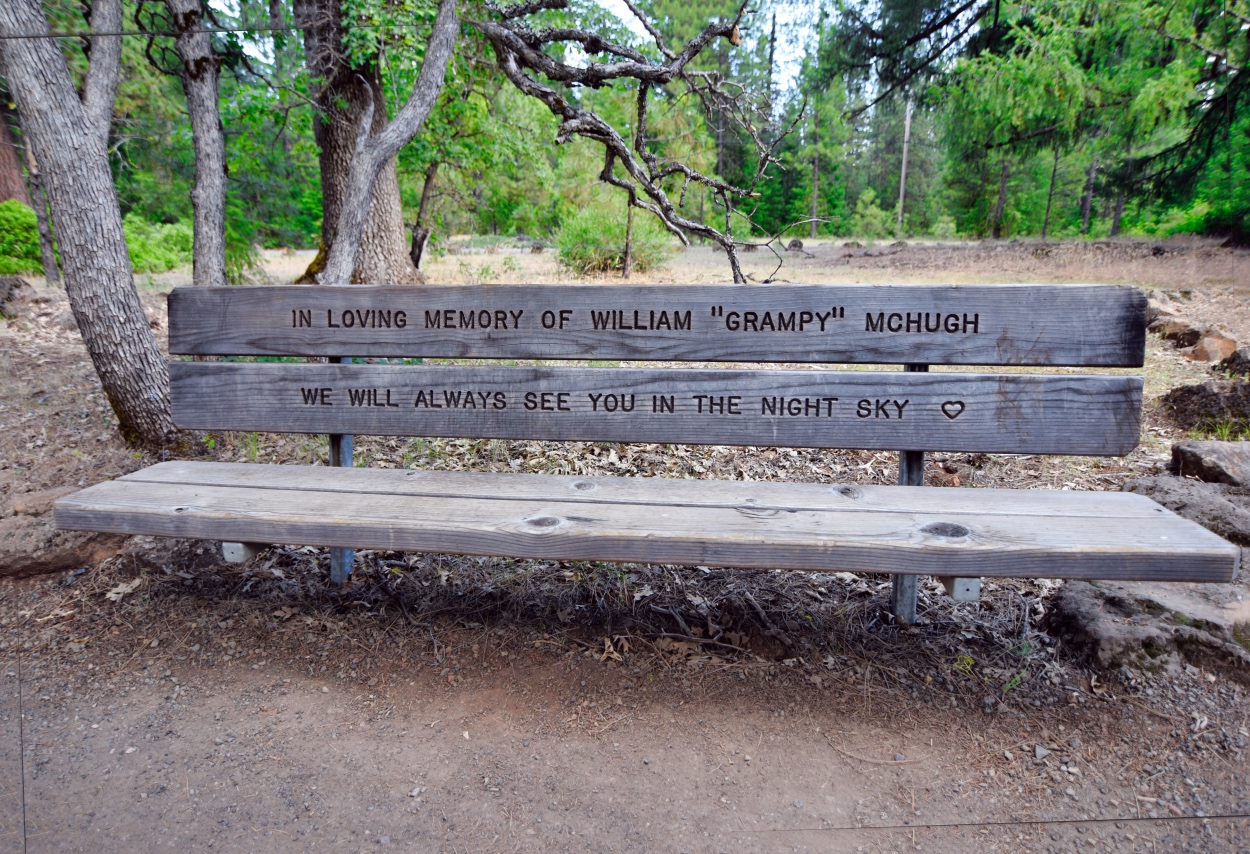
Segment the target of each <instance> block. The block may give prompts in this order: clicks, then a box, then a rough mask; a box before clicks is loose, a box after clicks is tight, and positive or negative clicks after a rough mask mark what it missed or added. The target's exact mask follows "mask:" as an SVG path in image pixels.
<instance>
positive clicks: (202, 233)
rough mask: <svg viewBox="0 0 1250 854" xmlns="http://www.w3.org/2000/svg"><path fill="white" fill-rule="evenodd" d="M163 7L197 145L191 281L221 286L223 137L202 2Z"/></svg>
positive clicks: (185, 0)
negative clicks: (170, 21) (171, 27)
mask: <svg viewBox="0 0 1250 854" xmlns="http://www.w3.org/2000/svg"><path fill="white" fill-rule="evenodd" d="M165 6H166V7H167V8H168V9H169V15H170V17H171V18H172V19H173V22H174V29H175V31H177V32H178V33H179V35H178V38H177V39H176V40H175V42H174V46H175V48H177V50H178V56H179V57H180V58H181V59H182V75H181V76H182V90H183V92H184V93H185V94H186V98H187V112H188V113H190V115H191V140H192V143H193V144H194V146H195V187H194V188H193V189H192V190H191V209H192V213H193V216H194V224H193V228H194V234H195V241H194V244H193V254H192V259H191V262H192V263H191V269H192V273H191V276H192V281H193V282H194V284H196V285H198V286H201V287H224V286H225V285H226V284H227V282H226V137H225V131H224V130H223V129H222V126H221V111H220V109H218V105H217V78H218V75H219V67H218V64H217V57H216V55H215V54H214V53H213V45H212V41H211V40H210V38H209V34H208V33H207V32H206V31H205V30H204V27H203V21H202V20H201V18H200V15H201V8H200V0H165Z"/></svg>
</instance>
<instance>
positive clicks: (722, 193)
mask: <svg viewBox="0 0 1250 854" xmlns="http://www.w3.org/2000/svg"><path fill="white" fill-rule="evenodd" d="M626 5H627V6H628V7H629V9H630V11H631V12H632V13H633V14H634V15H635V17H637V18H638V19H639V20H640V21H641V22H642V24H643V26H644V27H645V28H646V30H647V32H648V33H649V34H650V35H651V37H652V38H653V39H654V41H655V45H656V48H657V49H658V51H659V53H660V54H662V56H663V59H662V60H660V61H657V60H655V59H653V58H651V57H649V56H647V54H645V53H643V52H642V51H640V50H638V49H635V48H633V47H629V46H627V45H619V44H615V43H613V42H610V41H608V40H606V39H604V38H603V37H602V36H601V35H598V34H597V33H593V32H590V31H588V30H583V29H578V28H576V27H553V28H540V29H535V28H533V27H532V26H531V25H530V22H529V21H528V20H527V19H528V18H529V16H531V15H533V14H536V13H538V12H541V11H547V10H560V9H566V8H567V7H568V2H567V0H533V2H528V3H521V4H517V5H513V6H508V7H504V8H496V9H493V11H494V12H495V13H496V14H497V15H498V19H496V20H488V21H470V22H469V23H470V25H471V26H473V27H474V28H476V29H477V30H478V31H479V32H480V33H481V34H482V35H483V36H484V37H485V38H486V40H487V41H488V42H490V44H491V47H492V48H493V49H494V51H495V58H496V64H497V66H498V68H499V70H500V71H501V72H502V73H503V75H504V76H505V77H507V78H508V80H509V81H510V82H511V83H512V84H513V85H514V86H516V87H517V89H518V90H520V91H521V92H522V93H524V94H525V95H528V96H530V97H532V98H535V99H536V100H538V101H541V102H542V103H543V104H545V105H546V106H547V108H548V109H549V110H550V111H551V112H552V113H553V114H554V115H555V116H557V117H558V118H559V119H560V127H559V130H558V131H557V133H556V140H555V141H556V143H557V144H563V143H565V142H568V141H569V140H570V139H572V138H573V137H575V136H580V137H583V138H585V139H590V140H593V141H595V142H598V143H599V144H601V145H603V147H604V165H603V170H602V171H601V172H600V173H599V179H600V180H601V181H603V182H605V183H608V184H611V185H613V186H615V187H620V188H621V189H622V190H624V191H625V193H626V195H627V196H628V198H629V204H630V205H632V206H634V207H637V208H641V209H642V210H645V211H647V212H648V213H651V214H652V215H654V216H655V217H656V218H658V219H659V220H660V222H661V223H663V224H664V226H665V227H666V228H667V229H668V230H669V231H671V232H672V233H673V234H674V235H676V236H677V237H678V239H679V240H681V241H682V243H683V245H689V242H690V240H689V235H691V234H694V235H698V236H700V237H704V238H706V239H708V240H712V241H714V242H716V243H717V244H719V245H720V246H721V247H722V248H723V249H724V250H725V253H726V255H727V256H728V258H729V266H730V269H731V270H732V272H733V279H734V281H735V282H738V283H743V282H745V281H746V279H745V277H744V276H743V273H742V267H741V264H740V262H739V258H738V244H737V243H736V242H735V240H734V237H733V230H732V218H733V213H734V210H735V205H734V202H735V201H736V200H740V199H746V198H750V197H752V196H753V195H754V192H753V191H754V187H755V185H756V183H758V181H759V180H760V178H761V177H762V176H763V174H764V171H765V170H766V169H767V168H768V167H769V166H770V165H771V164H774V163H776V162H777V159H776V157H775V156H774V151H775V150H776V146H777V145H778V144H779V143H780V141H781V139H782V138H784V136H785V135H786V133H788V132H789V128H787V129H786V130H785V131H783V132H782V133H781V134H780V135H778V138H777V139H775V140H772V141H771V142H770V141H766V140H765V132H764V131H762V130H761V129H760V128H759V127H757V126H756V124H755V123H754V122H753V121H752V117H753V116H756V115H758V113H757V112H756V111H753V110H752V109H751V108H750V106H749V105H748V104H747V103H746V102H747V99H746V97H745V94H746V93H745V92H744V90H743V88H742V87H741V86H738V85H737V84H734V83H733V82H731V81H727V80H725V79H724V78H723V77H722V76H721V75H720V74H719V73H717V72H715V71H703V70H699V69H696V68H692V67H691V66H692V64H693V63H694V61H695V59H696V58H697V57H698V56H699V54H700V53H701V52H702V51H703V50H705V49H706V48H707V47H708V46H709V45H711V44H713V43H714V42H715V41H716V40H717V39H725V40H726V41H728V42H729V43H730V44H732V45H735V46H736V45H739V44H741V42H742V37H741V32H740V26H741V23H742V18H743V15H744V14H745V13H746V4H745V3H743V4H742V5H741V6H740V7H739V8H738V11H737V13H736V14H735V15H734V16H733V18H732V19H730V20H724V21H714V22H712V23H710V24H708V26H707V27H705V28H704V29H703V30H702V31H701V32H700V33H699V34H698V35H696V36H695V37H694V38H693V39H691V40H690V42H689V43H687V44H686V45H684V46H683V47H682V48H681V49H680V50H674V49H670V48H669V47H668V46H667V45H666V44H665V42H664V38H663V36H662V35H661V34H660V32H659V30H658V29H657V28H656V27H655V26H654V25H653V24H652V23H651V22H650V21H649V20H647V17H646V15H645V14H644V13H643V12H642V11H641V10H640V9H639V7H638V6H637V5H635V4H634V3H633V2H631V0H626ZM563 44H573V45H576V46H578V47H579V48H580V49H581V50H582V51H583V52H584V53H585V54H586V55H587V56H589V57H591V58H592V59H591V61H589V62H587V63H585V64H584V65H571V64H569V63H567V62H561V61H558V60H556V59H553V58H552V56H550V55H549V54H548V53H547V52H546V48H548V47H550V46H552V45H563ZM598 56H602V57H605V58H606V61H595V60H594V59H593V58H594V57H598ZM618 82H620V83H630V84H633V85H636V86H637V97H636V111H635V124H634V133H633V134H632V139H626V138H625V137H624V136H623V135H622V134H621V133H619V132H618V131H617V130H616V128H614V127H613V126H612V125H611V124H610V123H609V122H608V121H606V120H604V119H603V118H602V117H601V116H599V115H598V114H596V113H595V112H594V111H593V110H590V109H586V108H585V107H583V106H581V105H579V104H578V103H577V99H575V98H574V97H571V96H570V92H569V90H571V89H574V88H576V87H586V88H590V89H599V88H602V87H604V86H610V85H613V84H616V83H618ZM674 84H676V85H678V86H681V87H684V93H685V94H690V95H694V96H695V97H697V98H698V99H699V100H700V102H701V104H702V105H703V108H704V109H705V110H706V111H708V114H709V115H711V114H713V113H718V114H720V115H724V116H726V117H727V118H729V119H730V120H731V121H732V122H733V123H734V124H735V125H736V126H737V127H738V128H739V129H740V130H741V131H743V132H744V133H746V134H747V135H749V136H750V138H751V139H752V141H753V143H754V145H755V147H756V150H757V152H758V153H759V166H758V168H757V171H756V174H755V175H754V176H753V177H752V179H751V181H750V183H749V184H748V185H747V186H743V187H739V186H734V185H732V184H729V183H727V182H726V181H724V180H722V179H721V178H720V177H716V176H713V175H708V174H705V173H703V172H701V171H699V170H698V169H695V168H693V167H691V166H689V165H688V164H686V163H682V162H680V161H678V160H675V159H672V158H664V157H660V156H658V155H657V154H656V153H655V152H654V151H653V150H652V149H651V148H650V147H649V144H648V143H649V141H648V138H647V132H648V110H649V107H650V105H651V103H652V98H653V96H654V94H655V92H656V90H657V89H665V90H667V87H669V86H671V85H674ZM618 164H619V166H620V167H621V171H622V172H623V173H624V175H623V176H622V175H619V174H617V171H616V167H617V165H618ZM675 182H680V186H681V189H680V195H679V198H678V200H677V203H676V204H674V202H673V200H672V199H671V198H670V196H669V192H668V190H667V189H666V187H665V185H666V184H673V183H675ZM692 182H693V183H695V184H699V185H702V186H703V187H705V188H707V189H708V190H709V191H710V192H711V194H712V197H713V200H714V204H716V205H719V206H720V208H721V209H722V210H723V211H724V215H725V224H724V227H723V228H721V229H718V228H715V227H713V226H710V225H707V224H705V223H703V222H700V221H697V220H694V219H691V218H689V217H688V216H685V215H684V214H683V213H682V210H681V209H682V208H683V207H684V204H685V199H686V191H687V189H688V187H689V185H690V184H691V183H692Z"/></svg>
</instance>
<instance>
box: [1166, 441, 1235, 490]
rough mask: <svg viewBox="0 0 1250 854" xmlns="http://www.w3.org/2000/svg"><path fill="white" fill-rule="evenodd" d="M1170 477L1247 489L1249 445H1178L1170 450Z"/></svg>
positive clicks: (1211, 442)
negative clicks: (1192, 478) (1194, 479)
mask: <svg viewBox="0 0 1250 854" xmlns="http://www.w3.org/2000/svg"><path fill="white" fill-rule="evenodd" d="M1172 474H1174V475H1177V476H1178V477H1196V478H1197V479H1198V480H1202V481H1206V482H1207V483H1227V484H1228V485H1229V486H1250V442H1214V441H1207V442H1177V443H1176V444H1175V445H1173V446H1172Z"/></svg>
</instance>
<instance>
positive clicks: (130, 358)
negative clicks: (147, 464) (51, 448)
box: [0, 0, 176, 445]
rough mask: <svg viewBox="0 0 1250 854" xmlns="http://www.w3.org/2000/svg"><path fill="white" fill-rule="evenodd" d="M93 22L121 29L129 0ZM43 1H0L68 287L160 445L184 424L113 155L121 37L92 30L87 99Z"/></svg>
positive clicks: (107, 364)
mask: <svg viewBox="0 0 1250 854" xmlns="http://www.w3.org/2000/svg"><path fill="white" fill-rule="evenodd" d="M91 8H92V12H91V27H92V29H93V30H95V31H97V32H118V31H120V30H121V29H122V4H121V0H95V3H94V4H93V5H92V7H91ZM46 32H48V22H47V19H46V18H45V17H44V13H43V9H42V8H41V6H40V2H39V0H3V2H0V36H4V37H6V38H4V39H3V40H2V41H0V50H2V51H3V71H4V74H5V77H6V79H7V80H8V84H9V91H10V92H11V93H12V94H13V97H14V100H15V101H16V102H17V109H18V113H19V115H20V116H21V120H22V129H23V130H24V131H25V132H26V136H27V139H28V140H29V141H30V143H31V145H32V146H33V148H34V155H35V158H36V160H37V161H38V162H39V166H40V168H41V170H42V176H43V179H44V181H45V183H46V186H47V190H48V199H49V204H50V207H51V209H52V224H53V227H54V228H55V229H56V236H57V241H58V245H59V246H60V248H61V263H62V267H63V270H64V273H65V291H66V294H67V295H68V297H69V304H70V308H71V309H72V310H73V312H74V317H75V319H76V320H77V321H78V328H79V330H80V331H81V332H82V337H83V341H84V343H85V344H86V345H87V351H88V353H90V355H91V361H92V363H93V364H94V365H95V369H96V373H97V374H98V375H99V377H100V384H101V385H102V386H103V387H104V393H105V394H106V395H107V396H108V400H109V403H110V404H112V407H113V411H114V412H115V413H117V420H118V422H119V426H120V428H121V432H122V435H123V436H124V437H125V438H126V439H127V441H131V442H141V443H145V444H150V445H159V444H163V443H165V442H167V441H168V440H169V439H170V438H172V437H173V435H174V433H175V432H176V428H175V427H174V423H173V419H172V418H171V416H170V411H169V376H168V374H167V372H166V368H165V360H164V358H163V357H162V356H161V352H160V348H159V347H158V346H157V344H156V338H155V337H154V336H153V335H152V330H151V328H150V327H149V326H148V321H147V318H146V317H145V316H144V313H143V306H142V305H140V303H139V295H138V293H136V291H135V286H134V274H133V272H132V270H131V267H130V257H129V256H128V255H127V254H126V238H125V236H124V235H123V233H122V215H121V208H120V206H119V205H118V202H117V192H116V190H115V189H114V187H113V176H112V174H111V172H110V170H109V162H108V133H109V122H110V120H111V118H112V112H113V98H114V95H115V93H116V91H117V80H118V72H119V69H120V59H121V38H120V37H114V38H96V39H93V43H92V50H91V62H90V65H89V67H88V70H87V74H86V78H85V80H84V82H83V94H82V96H81V98H80V97H79V95H78V92H77V91H76V90H75V88H74V81H73V79H72V78H71V77H70V74H69V68H68V67H67V66H66V63H65V57H64V56H63V55H62V54H61V52H60V48H59V47H58V42H56V41H54V40H53V39H50V38H17V36H19V35H28V34H30V33H46Z"/></svg>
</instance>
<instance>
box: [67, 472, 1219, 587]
mask: <svg viewBox="0 0 1250 854" xmlns="http://www.w3.org/2000/svg"><path fill="white" fill-rule="evenodd" d="M56 522H57V525H58V527H60V528H68V529H76V530H93V531H106V532H112V533H122V534H144V535H150V536H164V537H184V538H191V539H207V540H224V541H235V542H253V543H299V544H309V545H319V546H330V547H354V548H366V549H386V550H401V551H418V552H432V553H440V554H444V553H445V554H470V555H496V556H505V557H514V558H536V559H547V560H600V561H610V562H629V563H660V564H692V565H710V566H729V567H744V568H745V567H751V568H763V569H797V570H815V571H822V572H835V571H855V572H883V573H897V574H908V575H916V574H926V575H939V576H969V577H975V576H991V577H992V576H999V577H1002V576H1010V577H1017V578H1018V577H1048V578H1115V579H1133V580H1166V581H1195V582H1198V581H1201V582H1227V581H1231V580H1232V579H1233V578H1234V577H1235V575H1236V572H1237V567H1238V561H1239V556H1240V549H1239V548H1238V547H1236V546H1234V545H1232V544H1230V543H1228V542H1226V541H1225V540H1223V539H1222V538H1220V537H1218V536H1216V535H1215V534H1213V533H1211V532H1209V531H1207V530H1205V529H1203V528H1202V527H1200V526H1198V525H1196V524H1195V523H1193V522H1190V521H1188V520H1186V519H1183V518H1181V517H1179V516H1177V515H1176V514H1175V513H1172V512H1171V511H1169V510H1166V509H1164V508H1163V507H1160V506H1159V505H1158V504H1156V503H1154V502H1153V501H1150V500H1149V499H1147V498H1144V497H1142V496H1138V495H1132V494H1129V493H1120V492H1053V491H1041V490H1038V491H1021V490H1005V489H933V488H922V487H900V486H889V487H883V486H861V485H848V484H802V483H762V482H743V481H716V480H674V479H664V478H649V477H584V476H566V475H539V474H511V473H510V474H493V473H469V472H440V471H418V470H395V469H351V468H348V469H344V468H337V469H331V468H327V467H323V466H293V465H291V466H288V465H258V464H252V463H214V462H187V461H178V462H166V463H160V464H158V465H154V466H151V467H149V468H146V469H143V470H142V471H138V472H135V473H133V474H129V475H126V476H124V477H121V478H118V479H117V480H113V481H108V482H105V483H100V484H96V485H95V486H91V487H88V488H87V489H84V490H82V491H79V492H77V493H74V494H73V495H70V496H67V497H65V498H62V499H61V500H60V501H58V502H57V504H56Z"/></svg>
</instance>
